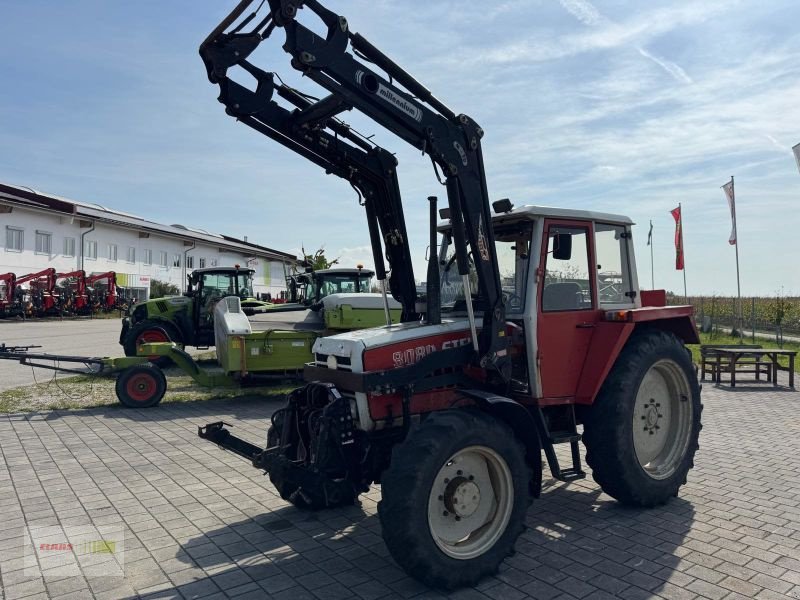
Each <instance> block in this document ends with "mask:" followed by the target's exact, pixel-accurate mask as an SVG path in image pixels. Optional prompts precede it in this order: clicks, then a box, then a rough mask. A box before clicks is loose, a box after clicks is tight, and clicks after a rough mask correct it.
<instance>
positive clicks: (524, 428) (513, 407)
mask: <svg viewBox="0 0 800 600" xmlns="http://www.w3.org/2000/svg"><path fill="white" fill-rule="evenodd" d="M459 391H460V392H461V393H462V394H464V395H465V396H467V397H468V398H470V399H471V400H474V401H475V402H476V404H477V405H478V407H479V408H480V409H481V410H483V411H485V412H487V413H489V414H490V415H492V416H493V417H495V418H497V419H499V420H501V421H503V422H504V423H506V424H507V425H508V426H509V427H511V430H512V431H513V432H514V435H515V436H516V438H517V439H518V440H519V441H521V442H522V443H523V445H524V446H525V458H526V460H527V462H528V466H529V467H530V469H531V471H532V476H531V481H530V492H531V494H532V495H533V497H534V498H538V497H539V494H540V493H541V491H542V445H541V442H540V440H539V433H538V430H537V429H536V423H535V422H534V420H533V417H532V416H531V414H530V413H529V412H528V409H527V408H525V407H524V406H522V405H521V404H520V403H519V402H516V401H515V400H512V399H511V398H506V397H505V396H497V395H495V394H492V393H491V392H484V391H481V390H459Z"/></svg>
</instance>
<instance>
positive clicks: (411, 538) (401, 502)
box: [378, 409, 533, 589]
mask: <svg viewBox="0 0 800 600" xmlns="http://www.w3.org/2000/svg"><path fill="white" fill-rule="evenodd" d="M469 446H479V447H485V448H489V449H491V450H492V451H494V452H495V453H497V454H498V455H499V456H500V457H501V458H502V459H503V460H504V461H505V464H506V466H507V467H508V470H509V471H510V475H511V481H512V483H511V485H512V490H511V493H510V496H512V501H513V505H512V507H511V509H510V517H509V519H508V522H507V524H506V526H505V529H504V530H503V531H502V533H501V534H499V537H498V538H497V540H496V541H495V542H494V544H493V545H491V546H490V547H488V549H487V550H485V551H483V553H482V554H479V555H477V556H475V557H472V558H454V557H453V556H451V555H449V554H447V553H445V552H444V551H443V550H442V548H441V547H440V546H439V544H438V543H437V542H436V541H435V540H434V534H433V533H432V532H431V528H432V525H431V523H430V518H429V516H428V509H429V498H430V495H431V493H432V491H433V489H434V488H433V486H434V485H435V484H436V482H435V480H436V477H437V475H438V474H439V472H440V469H442V468H444V467H445V465H446V464H447V462H448V461H449V459H450V458H451V457H454V456H455V455H456V453H458V452H459V451H460V450H462V449H464V448H467V447H469ZM459 473H460V472H459ZM530 478H531V472H530V469H529V468H528V465H527V464H526V462H525V449H524V447H523V445H522V444H521V443H520V442H519V440H517V439H516V438H515V437H514V433H513V432H512V430H511V428H510V427H508V425H506V424H505V423H503V422H502V421H499V420H497V419H495V418H493V417H491V416H489V415H487V414H485V413H482V412H480V411H476V410H469V409H466V410H465V409H454V410H445V411H440V412H434V413H433V414H431V415H430V416H429V417H428V418H427V419H425V420H424V421H423V422H422V424H421V425H420V426H419V427H417V428H415V429H412V430H411V432H410V433H409V435H408V436H407V437H406V439H405V440H404V441H403V442H402V443H401V444H398V445H397V446H395V448H394V449H393V451H392V459H391V464H390V465H389V468H388V469H387V470H386V471H385V472H384V473H383V475H382V476H381V501H380V503H379V504H378V514H379V516H380V520H381V526H382V528H383V539H384V541H385V542H386V546H387V547H388V549H389V552H390V553H391V555H392V557H394V559H395V561H396V562H397V564H398V565H400V566H401V567H402V568H403V569H405V571H406V572H407V573H408V574H409V575H411V576H412V577H414V578H416V579H418V580H420V581H422V582H423V583H425V584H427V585H430V586H432V587H436V588H442V589H453V588H458V587H463V586H469V585H473V584H475V583H477V582H478V581H479V580H480V579H481V578H482V577H484V576H486V575H490V574H494V573H497V570H498V568H499V566H500V563H502V562H503V560H504V559H505V558H506V557H507V556H508V555H509V554H511V553H512V551H513V549H514V543H515V542H516V540H517V538H518V537H519V535H520V534H521V533H522V531H523V529H524V521H525V513H526V512H527V510H528V507H529V506H530V503H531V500H532V499H533V498H532V496H531V495H530V486H529V480H530ZM447 481H448V480H445V482H447ZM454 481H455V480H454ZM439 499H440V500H442V496H439Z"/></svg>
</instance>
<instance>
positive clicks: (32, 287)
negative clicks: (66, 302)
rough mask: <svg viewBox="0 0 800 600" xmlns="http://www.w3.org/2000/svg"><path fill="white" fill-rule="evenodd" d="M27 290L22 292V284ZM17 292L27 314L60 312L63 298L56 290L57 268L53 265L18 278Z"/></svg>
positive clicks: (41, 315) (37, 314)
mask: <svg viewBox="0 0 800 600" xmlns="http://www.w3.org/2000/svg"><path fill="white" fill-rule="evenodd" d="M25 283H27V284H28V289H27V292H23V293H20V292H21V286H22V284H25ZM17 294H18V298H19V301H20V304H21V306H22V310H23V313H24V315H25V316H28V317H31V316H36V317H44V316H47V315H52V314H60V312H61V298H60V296H59V295H58V292H57V291H56V270H55V269H54V268H52V267H50V268H48V269H43V270H42V271H37V272H36V273H29V274H28V275H23V276H22V277H20V278H19V279H17Z"/></svg>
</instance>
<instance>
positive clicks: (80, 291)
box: [56, 270, 92, 315]
mask: <svg viewBox="0 0 800 600" xmlns="http://www.w3.org/2000/svg"><path fill="white" fill-rule="evenodd" d="M56 288H58V290H59V296H60V298H61V307H62V311H63V312H67V313H73V314H76V315H84V314H88V313H90V312H91V310H92V309H91V305H90V303H89V296H88V294H87V292H86V272H85V271H82V270H78V271H70V272H69V273H58V274H57V275H56Z"/></svg>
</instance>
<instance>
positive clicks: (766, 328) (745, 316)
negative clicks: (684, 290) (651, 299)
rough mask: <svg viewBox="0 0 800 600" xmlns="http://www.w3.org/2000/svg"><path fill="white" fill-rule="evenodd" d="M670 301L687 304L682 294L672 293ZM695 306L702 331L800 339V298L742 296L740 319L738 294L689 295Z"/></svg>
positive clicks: (698, 324)
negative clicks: (727, 295) (739, 315)
mask: <svg viewBox="0 0 800 600" xmlns="http://www.w3.org/2000/svg"><path fill="white" fill-rule="evenodd" d="M667 301H668V303H669V304H686V299H685V298H684V297H683V296H672V295H670V296H669V297H668V299H667ZM688 302H689V304H691V305H692V306H694V310H695V317H696V319H697V326H698V327H699V328H700V329H701V331H706V332H712V331H720V330H724V331H725V332H729V331H738V330H739V329H741V330H742V333H743V335H745V336H751V337H755V336H761V337H764V336H769V337H771V338H774V339H775V341H776V342H777V343H779V344H782V343H783V341H784V337H786V339H787V341H788V340H791V341H800V297H789V296H772V297H764V296H760V297H758V296H757V297H747V298H744V297H743V298H742V303H741V320H740V319H739V318H738V316H737V315H738V314H739V309H738V302H737V299H736V298H735V297H726V296H690V297H689V298H688ZM795 338H797V339H795Z"/></svg>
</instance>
